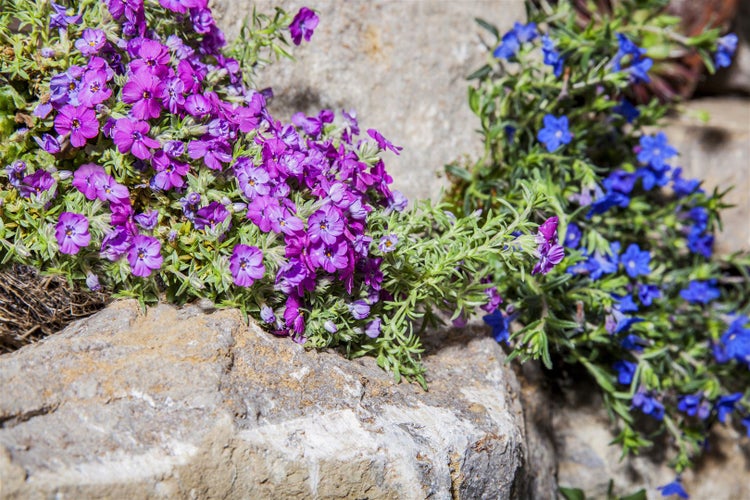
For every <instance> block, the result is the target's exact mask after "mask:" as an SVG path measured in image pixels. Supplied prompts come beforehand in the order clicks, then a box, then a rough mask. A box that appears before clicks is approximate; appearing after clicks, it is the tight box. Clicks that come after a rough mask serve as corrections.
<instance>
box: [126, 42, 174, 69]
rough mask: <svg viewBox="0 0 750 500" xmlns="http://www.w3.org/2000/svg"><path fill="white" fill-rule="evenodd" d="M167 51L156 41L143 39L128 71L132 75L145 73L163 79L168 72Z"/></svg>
mask: <svg viewBox="0 0 750 500" xmlns="http://www.w3.org/2000/svg"><path fill="white" fill-rule="evenodd" d="M168 64H169V49H167V47H165V46H164V45H162V44H161V43H159V42H157V41H156V40H149V39H144V40H143V43H142V44H141V46H140V47H138V59H133V61H132V62H131V63H130V71H131V72H133V73H134V74H138V73H141V72H145V73H147V74H151V75H153V76H158V77H163V76H165V75H166V74H167V73H168V72H169V66H168Z"/></svg>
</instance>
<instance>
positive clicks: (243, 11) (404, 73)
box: [213, 0, 525, 199]
mask: <svg viewBox="0 0 750 500" xmlns="http://www.w3.org/2000/svg"><path fill="white" fill-rule="evenodd" d="M213 5H214V8H215V12H216V16H217V19H218V20H219V24H220V25H221V26H222V28H223V29H225V30H226V32H227V34H228V36H230V37H231V36H234V35H236V34H237V33H238V32H239V29H240V26H241V24H242V18H243V17H244V16H246V15H248V14H249V13H250V12H251V9H252V5H256V6H257V8H258V11H259V12H273V6H274V5H279V6H281V7H283V8H284V9H285V10H287V11H288V12H296V11H297V10H298V9H299V8H300V7H301V6H308V7H310V8H313V9H315V10H316V11H318V13H319V16H320V24H319V26H318V28H317V30H316V31H315V34H314V35H313V37H312V40H311V42H310V43H304V44H303V45H301V46H300V47H294V48H293V50H292V52H293V54H294V55H295V57H296V58H297V61H296V62H295V61H281V62H279V63H278V64H273V65H272V66H270V67H269V68H268V69H267V70H265V71H263V72H262V73H261V75H260V78H259V80H258V83H259V86H261V87H265V86H271V87H273V89H274V91H275V93H276V95H277V97H276V98H275V99H274V101H273V102H272V104H271V110H272V111H273V112H274V113H275V115H276V116H278V117H279V118H282V117H287V118H288V117H289V116H291V114H292V113H294V112H297V111H304V112H306V113H309V114H312V113H316V114H317V112H318V111H319V110H320V109H322V108H330V109H332V110H335V111H337V112H339V111H340V110H342V109H346V110H349V109H355V110H356V112H357V115H358V117H359V120H360V125H361V127H360V128H361V130H362V133H363V134H365V130H366V129H367V128H376V129H378V130H379V131H380V132H381V133H382V134H383V135H384V136H385V137H387V138H388V139H390V140H392V141H393V142H394V143H395V144H397V145H400V146H403V147H404V150H403V151H402V152H401V155H400V156H398V157H397V156H395V155H393V154H391V153H388V154H387V155H386V157H385V161H386V165H387V166H388V171H389V172H390V173H391V175H392V176H393V178H394V186H395V188H396V189H400V190H401V191H403V192H404V194H406V195H407V197H409V199H416V198H424V197H432V198H436V197H437V195H438V194H439V192H440V189H441V187H443V186H445V182H444V179H441V178H439V177H438V175H440V174H442V172H443V167H444V165H445V164H447V163H451V162H453V161H455V160H456V159H458V158H460V157H462V156H464V155H466V154H468V155H470V156H471V157H472V158H476V157H478V156H479V154H480V153H481V147H482V144H481V142H480V141H479V136H478V135H477V134H476V133H475V132H474V131H475V129H477V128H478V126H479V122H478V119H477V118H476V117H475V116H474V115H473V114H472V113H471V111H470V110H469V106H468V103H467V87H468V82H467V81H466V76H468V75H469V74H470V73H471V72H472V71H474V70H476V69H477V68H479V67H480V66H481V65H482V64H484V62H485V60H486V58H487V57H488V56H489V52H488V50H487V48H486V47H485V46H484V45H483V44H482V38H481V37H480V34H481V35H482V36H483V35H484V34H485V33H486V32H483V30H481V29H480V28H479V27H478V25H477V24H476V22H475V21H474V18H476V17H481V18H484V19H486V20H488V21H490V22H492V23H494V24H496V25H497V26H498V28H499V29H500V31H501V32H502V31H504V30H507V29H509V28H511V27H512V26H513V22H515V21H518V20H521V19H523V18H524V17H525V14H524V8H523V0H504V1H497V0H461V1H457V2H447V1H430V2H427V1H412V2H404V1H395V0H373V1H351V2H331V1H324V0H283V1H278V0H260V1H255V2H251V1H250V0H232V1H230V0H215V1H214V3H213ZM485 38H487V37H485ZM487 41H488V42H490V40H489V39H487ZM365 135H366V134H365Z"/></svg>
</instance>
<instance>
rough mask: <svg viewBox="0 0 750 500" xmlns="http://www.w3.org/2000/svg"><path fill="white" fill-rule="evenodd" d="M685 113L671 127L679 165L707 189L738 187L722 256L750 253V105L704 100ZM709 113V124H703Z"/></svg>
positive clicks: (720, 241) (721, 239) (725, 220)
mask: <svg viewBox="0 0 750 500" xmlns="http://www.w3.org/2000/svg"><path fill="white" fill-rule="evenodd" d="M683 107H684V112H683V113H682V114H681V115H680V116H679V117H678V118H677V119H675V120H673V121H672V122H671V123H670V124H669V126H668V127H667V135H668V136H669V139H670V142H671V143H672V144H673V145H674V146H675V147H676V148H677V149H678V150H679V152H680V158H679V160H678V161H677V162H676V165H679V166H682V167H683V169H684V176H685V177H687V178H690V177H692V178H698V179H702V180H704V181H705V182H704V184H703V188H704V189H705V190H706V191H707V192H712V191H713V189H714V188H715V187H718V188H719V190H722V191H723V190H726V189H729V188H730V187H732V186H734V189H732V190H731V191H730V192H729V193H728V194H727V196H726V197H725V199H724V200H725V201H726V202H727V203H729V204H731V205H734V206H733V207H731V208H727V209H725V210H723V211H722V219H721V220H722V224H723V227H724V230H723V231H722V232H721V233H720V234H719V235H717V237H716V245H715V250H716V251H717V252H718V253H720V254H730V253H732V252H737V251H741V250H744V251H749V250H750V222H748V221H749V220H750V199H749V198H748V197H747V193H748V192H750V100H748V99H742V98H738V97H734V98H733V97H724V98H704V99H698V100H694V101H688V102H686V103H684V104H683ZM703 112H707V113H708V115H709V116H710V119H709V121H708V122H707V123H704V122H702V121H701V120H699V119H698V116H699V114H700V113H703Z"/></svg>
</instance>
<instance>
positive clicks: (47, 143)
mask: <svg viewBox="0 0 750 500" xmlns="http://www.w3.org/2000/svg"><path fill="white" fill-rule="evenodd" d="M34 140H35V141H36V143H37V144H39V147H40V148H42V149H43V150H45V151H46V152H48V153H49V154H51V155H53V154H56V153H59V152H60V149H61V148H60V140H59V139H58V138H56V137H54V136H52V135H50V134H43V135H42V137H41V138H39V137H34Z"/></svg>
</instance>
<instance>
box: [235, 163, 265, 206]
mask: <svg viewBox="0 0 750 500" xmlns="http://www.w3.org/2000/svg"><path fill="white" fill-rule="evenodd" d="M234 172H235V176H236V177H237V183H238V184H239V186H240V189H241V190H242V192H243V193H244V194H245V196H247V197H248V199H250V200H252V199H253V198H255V197H256V196H266V195H268V194H269V193H270V192H271V177H270V176H269V175H268V172H266V171H265V170H264V169H262V168H260V167H256V166H254V165H253V164H252V163H251V162H250V159H249V158H238V159H237V162H236V163H235V165H234Z"/></svg>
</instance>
